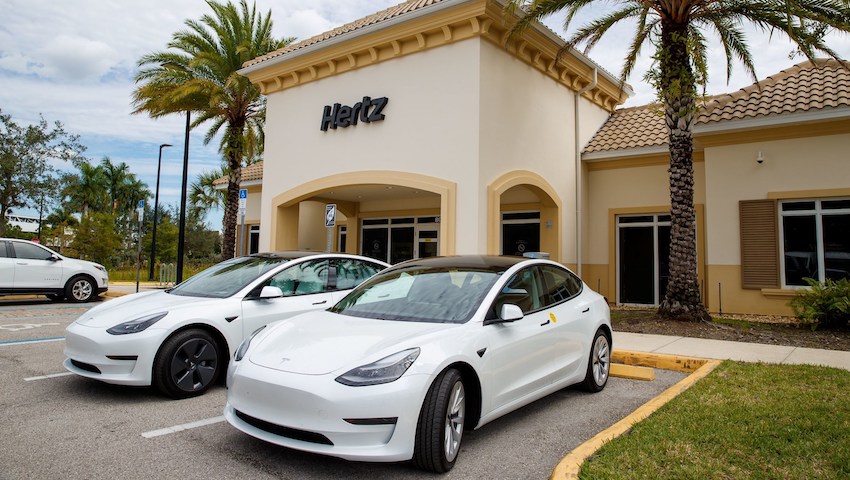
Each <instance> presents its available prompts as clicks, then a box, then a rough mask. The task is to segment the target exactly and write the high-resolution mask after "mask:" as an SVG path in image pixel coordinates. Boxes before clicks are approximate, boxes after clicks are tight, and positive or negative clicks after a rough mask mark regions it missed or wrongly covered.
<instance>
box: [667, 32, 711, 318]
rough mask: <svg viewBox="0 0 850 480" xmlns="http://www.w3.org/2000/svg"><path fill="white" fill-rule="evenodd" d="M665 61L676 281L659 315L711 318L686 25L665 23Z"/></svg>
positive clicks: (672, 267)
mask: <svg viewBox="0 0 850 480" xmlns="http://www.w3.org/2000/svg"><path fill="white" fill-rule="evenodd" d="M659 60H660V61H659V63H660V68H661V89H662V93H663V96H664V120H665V122H666V123H667V128H668V130H669V142H670V170H669V175H670V259H669V268H670V279H669V283H668V284H667V293H666V294H665V296H664V299H663V300H662V301H661V305H660V306H659V308H658V314H659V315H661V316H664V317H667V318H671V319H679V320H690V321H700V320H708V319H710V317H709V315H708V310H706V308H705V305H703V303H702V300H701V299H700V288H699V278H698V274H697V249H696V215H695V213H694V170H693V133H692V130H691V127H692V123H693V118H694V114H695V97H696V85H695V79H694V76H693V72H692V70H691V65H690V58H689V56H688V50H687V30H686V25H681V24H669V23H666V24H664V25H663V26H662V39H661V51H660V53H659Z"/></svg>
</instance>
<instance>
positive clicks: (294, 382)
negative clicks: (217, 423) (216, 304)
mask: <svg viewBox="0 0 850 480" xmlns="http://www.w3.org/2000/svg"><path fill="white" fill-rule="evenodd" d="M610 355H611V322H610V313H609V310H608V304H607V303H606V301H605V299H604V298H603V297H602V296H600V295H599V294H597V293H596V292H594V291H592V290H591V289H590V288H589V287H588V286H587V285H585V284H584V283H583V282H582V281H581V280H580V279H579V278H578V277H577V276H576V275H574V274H573V273H572V272H570V271H569V270H567V269H565V268H564V267H563V266H561V265H560V264H558V263H555V262H552V261H548V260H532V259H523V258H519V257H486V256H461V257H446V258H429V259H423V260H412V261H409V262H405V263H401V264H398V265H396V266H395V267H392V268H390V269H387V270H384V271H383V272H382V273H379V274H377V275H375V276H374V277H372V278H371V279H370V280H368V281H366V282H364V283H363V284H361V285H360V286H359V287H357V288H355V289H354V290H353V291H352V292H351V293H350V294H349V295H348V296H347V297H345V298H344V299H343V300H341V301H340V302H339V303H337V304H336V305H335V306H334V307H333V308H330V309H328V310H327V311H321V312H311V313H306V314H303V315H299V316H297V317H295V318H292V319H290V320H288V321H286V322H277V323H272V324H270V325H268V326H266V327H265V328H264V329H262V330H260V331H258V332H255V334H254V335H252V336H251V337H248V338H246V339H245V341H244V342H242V344H241V345H240V347H239V348H238V350H237V351H236V355H235V356H234V359H233V361H232V362H231V364H230V367H229V368H228V373H227V385H228V393H227V405H226V407H225V410H224V415H225V418H226V419H227V421H228V422H230V424H232V425H233V426H235V427H236V428H238V429H239V430H242V431H243V432H245V433H248V434H249V435H252V436H254V437H257V438H260V439H262V440H265V441H268V442H271V443H275V444H278V445H282V446H285V447H290V448H294V449H299V450H305V451H309V452H315V453H321V454H326V455H332V456H336V457H341V458H345V459H349V460H367V461H403V460H409V459H412V460H413V463H414V464H415V465H416V466H417V467H419V468H423V469H426V470H432V471H436V472H445V471H447V470H449V469H450V468H452V466H453V465H454V462H455V459H456V458H457V454H458V451H459V449H460V443H461V439H462V436H463V431H464V429H466V428H478V427H481V426H482V425H484V424H486V423H487V422H490V421H491V420H493V419H495V418H498V417H500V416H501V415H504V414H506V413H508V412H510V411H512V410H515V409H517V408H519V407H522V406H523V405H526V404H528V403H530V402H532V401H534V400H536V399H539V398H541V397H543V396H545V395H548V394H550V393H552V392H554V391H556V390H559V389H561V388H563V387H566V386H568V385H572V384H576V383H581V384H582V385H583V387H584V388H585V389H587V390H589V391H592V392H598V391H600V390H602V389H603V388H604V387H605V385H606V383H607V381H608V370H609V364H610V363H609V362H610V358H611V357H610Z"/></svg>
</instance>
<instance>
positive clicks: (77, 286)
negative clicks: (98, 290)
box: [65, 277, 95, 303]
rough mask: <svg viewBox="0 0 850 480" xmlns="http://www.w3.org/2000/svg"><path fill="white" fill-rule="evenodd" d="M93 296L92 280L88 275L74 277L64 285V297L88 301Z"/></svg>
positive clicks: (71, 299)
mask: <svg viewBox="0 0 850 480" xmlns="http://www.w3.org/2000/svg"><path fill="white" fill-rule="evenodd" d="M94 296H95V289H94V282H92V281H91V279H90V278H88V277H74V278H72V279H71V280H70V281H69V282H68V283H67V285H65V298H67V299H68V300H70V301H72V302H77V303H83V302H88V301H90V300H92V299H93V298H94Z"/></svg>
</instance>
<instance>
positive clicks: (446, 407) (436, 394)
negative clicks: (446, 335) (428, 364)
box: [413, 369, 466, 473]
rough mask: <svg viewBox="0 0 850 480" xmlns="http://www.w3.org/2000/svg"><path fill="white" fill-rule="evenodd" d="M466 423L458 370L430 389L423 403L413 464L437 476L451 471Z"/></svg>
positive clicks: (446, 375) (441, 379)
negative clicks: (435, 473)
mask: <svg viewBox="0 0 850 480" xmlns="http://www.w3.org/2000/svg"><path fill="white" fill-rule="evenodd" d="M465 419H466V392H465V391H464V387H463V378H462V377H461V375H460V372H458V371H457V370H455V369H451V370H446V371H445V372H443V374H441V375H440V376H439V377H438V378H437V380H435V381H434V383H433V384H432V385H431V388H430V389H428V394H427V395H426V396H425V401H424V402H423V403H422V411H421V412H420V413H419V423H418V424H417V425H416V441H415V445H414V449H413V464H414V465H416V467H418V468H421V469H424V470H430V471H433V472H437V473H443V472H448V471H449V470H451V469H452V467H453V466H454V464H455V460H456V459H457V454H458V452H459V451H460V442H461V439H462V437H463V426H464V425H463V423H464V420H465Z"/></svg>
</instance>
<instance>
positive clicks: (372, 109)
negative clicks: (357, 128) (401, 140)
mask: <svg viewBox="0 0 850 480" xmlns="http://www.w3.org/2000/svg"><path fill="white" fill-rule="evenodd" d="M387 103H389V99H388V98H387V97H381V98H375V99H372V98H369V97H363V100H362V101H360V102H357V103H355V104H354V106H351V107H349V106H348V105H341V104H339V103H335V104H334V106H333V107H331V106H330V105H325V109H324V111H323V112H322V125H321V127H319V128H320V129H321V130H322V131H323V132H327V131H328V128H331V129H334V130H336V128H337V127H340V128H346V127H350V126H352V125H357V122H358V121H360V122H363V123H372V122H380V121H381V120H383V119H384V114H383V111H384V107H386V106H387Z"/></svg>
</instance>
